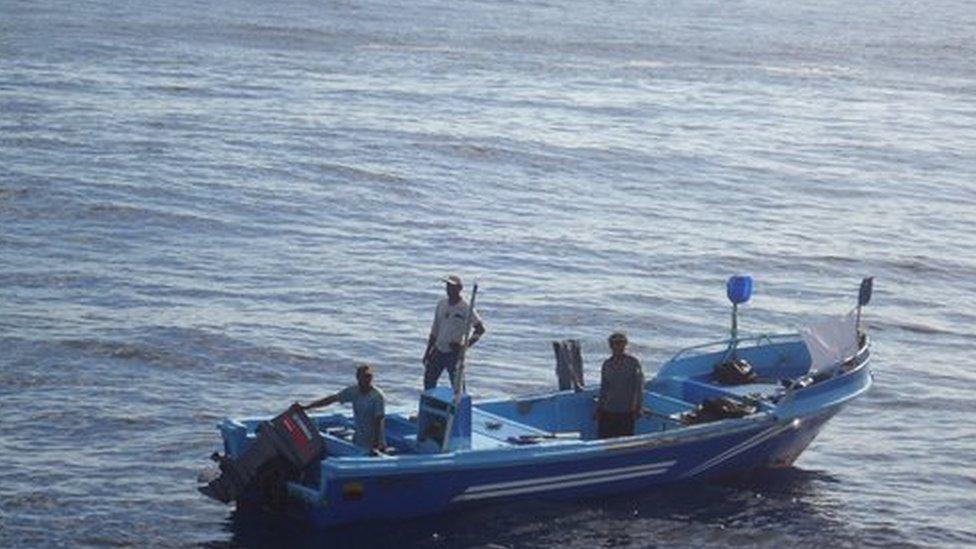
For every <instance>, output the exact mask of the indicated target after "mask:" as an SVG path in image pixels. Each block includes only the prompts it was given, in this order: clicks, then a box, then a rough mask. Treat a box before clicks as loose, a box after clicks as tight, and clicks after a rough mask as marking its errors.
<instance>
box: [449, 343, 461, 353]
mask: <svg viewBox="0 0 976 549" xmlns="http://www.w3.org/2000/svg"><path fill="white" fill-rule="evenodd" d="M451 350H452V351H454V352H455V353H456V352H458V351H460V350H461V344H460V343H454V342H453V341H452V342H451Z"/></svg>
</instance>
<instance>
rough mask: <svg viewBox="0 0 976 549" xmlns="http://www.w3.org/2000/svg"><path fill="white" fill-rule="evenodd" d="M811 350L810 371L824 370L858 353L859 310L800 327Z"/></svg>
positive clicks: (801, 334) (804, 340) (801, 333)
mask: <svg viewBox="0 0 976 549" xmlns="http://www.w3.org/2000/svg"><path fill="white" fill-rule="evenodd" d="M800 336H801V337H802V338H803V342H804V343H805V344H806V346H807V350H808V351H809V352H810V371H811V372H813V371H823V370H827V369H830V368H832V367H834V366H836V365H837V364H838V363H839V362H841V361H843V360H844V359H847V358H850V357H852V356H854V354H856V353H857V312H856V310H854V311H851V312H850V313H848V314H846V315H843V316H831V317H828V318H825V319H824V320H822V321H820V322H817V323H815V324H812V325H810V326H807V327H806V328H801V329H800Z"/></svg>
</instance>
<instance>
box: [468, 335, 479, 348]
mask: <svg viewBox="0 0 976 549" xmlns="http://www.w3.org/2000/svg"><path fill="white" fill-rule="evenodd" d="M477 342H478V336H477V335H473V336H471V339H469V340H468V347H474V344H475V343H477Z"/></svg>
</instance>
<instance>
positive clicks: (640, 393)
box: [634, 358, 644, 415]
mask: <svg viewBox="0 0 976 549" xmlns="http://www.w3.org/2000/svg"><path fill="white" fill-rule="evenodd" d="M634 383H635V384H636V385H637V387H635V388H634V413H635V414H637V415H640V413H641V410H642V409H643V408H644V370H643V369H642V368H641V364H640V361H639V360H637V359H636V358H635V359H634Z"/></svg>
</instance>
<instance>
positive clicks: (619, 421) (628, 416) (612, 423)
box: [597, 412, 636, 438]
mask: <svg viewBox="0 0 976 549" xmlns="http://www.w3.org/2000/svg"><path fill="white" fill-rule="evenodd" d="M635 419H636V418H634V414H632V413H630V412H623V413H619V414H618V413H614V412H600V419H599V421H598V422H597V431H598V433H599V437H600V438H613V437H629V436H631V435H633V434H634V420H635Z"/></svg>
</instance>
